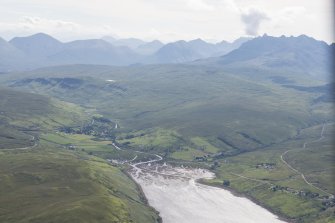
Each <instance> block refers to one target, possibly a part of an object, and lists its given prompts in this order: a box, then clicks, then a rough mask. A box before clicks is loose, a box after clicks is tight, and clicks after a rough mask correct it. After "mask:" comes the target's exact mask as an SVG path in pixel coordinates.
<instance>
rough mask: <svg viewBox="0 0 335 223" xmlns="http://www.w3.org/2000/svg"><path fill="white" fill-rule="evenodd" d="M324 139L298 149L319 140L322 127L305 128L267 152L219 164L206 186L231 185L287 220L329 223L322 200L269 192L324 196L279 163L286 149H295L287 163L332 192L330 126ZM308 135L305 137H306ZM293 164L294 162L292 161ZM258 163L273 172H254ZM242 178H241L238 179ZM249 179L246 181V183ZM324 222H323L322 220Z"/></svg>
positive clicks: (332, 219) (247, 154)
mask: <svg viewBox="0 0 335 223" xmlns="http://www.w3.org/2000/svg"><path fill="white" fill-rule="evenodd" d="M327 127H328V128H327V129H326V132H325V138H324V139H323V140H322V141H320V142H316V143H312V144H308V146H307V148H306V149H304V150H303V149H301V147H302V144H303V143H304V142H309V141H312V140H315V139H317V138H319V136H320V130H321V126H317V127H312V128H308V129H306V130H305V131H303V133H302V134H301V135H300V136H299V138H298V139H292V140H289V141H287V142H285V143H282V144H279V145H275V146H273V147H270V148H268V149H267V150H259V151H254V152H249V153H245V154H241V155H238V156H235V157H231V158H227V159H225V160H221V161H220V164H219V165H220V166H219V167H217V168H216V170H215V172H216V173H217V178H216V179H215V180H211V181H209V182H208V183H210V184H212V185H217V186H222V182H223V180H229V181H230V183H231V184H230V187H231V188H232V189H233V190H234V191H237V192H240V193H243V194H247V195H248V196H250V197H251V198H253V199H255V200H256V201H258V202H259V203H261V204H263V205H265V206H266V207H268V208H270V209H271V210H273V211H275V212H276V213H279V214H281V215H285V216H286V217H288V218H290V219H296V220H297V219H300V221H302V222H314V221H316V220H317V219H318V220H319V222H328V221H327V219H328V220H329V222H332V221H334V220H335V216H334V214H333V213H332V212H333V211H334V208H330V209H328V210H327V211H323V209H322V208H323V207H322V204H321V200H318V199H309V198H307V197H303V196H298V195H295V194H292V193H288V192H286V191H281V190H277V191H272V190H270V188H271V186H274V185H278V186H281V187H289V188H291V189H294V190H296V191H311V192H315V193H319V194H321V195H326V194H324V193H322V192H320V191H319V190H317V189H315V188H313V187H311V186H309V185H307V184H306V183H305V182H304V181H303V179H302V177H301V176H300V175H299V174H297V173H296V172H294V171H292V170H291V169H289V168H288V167H287V166H286V165H284V163H283V162H282V161H281V159H280V155H281V154H282V153H283V152H285V151H286V150H287V149H292V148H293V149H295V150H293V151H292V152H291V153H289V154H288V158H289V159H288V161H289V163H290V164H291V165H292V166H293V167H294V168H297V169H298V170H300V171H301V172H302V173H304V174H305V176H306V178H307V179H308V180H309V181H310V182H313V183H316V182H317V183H316V184H315V185H317V186H320V187H321V188H322V189H323V190H326V191H328V192H330V193H333V194H334V192H335V190H334V178H333V177H334V175H333V173H334V167H333V163H334V157H335V156H334V153H333V151H332V149H331V148H333V145H334V143H333V141H332V140H333V139H332V135H333V133H334V132H333V131H334V129H333V126H332V125H328V126H327ZM306 132H308V134H307V133H306ZM293 160H294V161H293ZM259 163H273V164H274V168H273V169H265V168H257V167H256V166H257V164H259ZM241 176H242V177H241ZM247 178H249V179H247ZM322 219H323V220H322Z"/></svg>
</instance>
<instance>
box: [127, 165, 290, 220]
mask: <svg viewBox="0 0 335 223" xmlns="http://www.w3.org/2000/svg"><path fill="white" fill-rule="evenodd" d="M167 163H169V162H167ZM170 165H171V164H170ZM172 166H174V167H176V165H172ZM193 168H194V167H193ZM204 169H206V168H204ZM128 170H129V167H128V168H125V169H123V171H124V172H125V173H126V174H127V176H129V177H130V178H131V179H132V180H133V181H134V182H135V184H136V185H137V187H138V189H139V192H140V194H141V196H142V197H141V198H143V201H144V202H145V203H146V204H147V205H148V206H149V207H151V208H152V209H154V210H155V211H156V213H157V214H158V216H159V218H160V219H158V222H159V223H162V222H163V219H162V217H161V216H160V212H159V211H157V210H156V209H155V208H154V207H152V206H151V205H150V204H149V202H148V199H147V197H146V195H145V193H144V191H143V189H142V187H141V185H140V184H138V183H137V182H136V181H135V179H133V177H132V176H131V174H130V173H129V172H128ZM206 170H207V171H210V172H212V171H211V170H209V169H206ZM212 173H214V174H215V172H212ZM205 180H206V178H200V179H195V182H196V183H198V184H202V185H204V186H209V187H215V188H219V189H223V190H226V191H229V192H230V193H231V194H232V195H233V196H236V197H241V198H246V199H248V200H250V201H252V202H253V203H255V204H256V205H258V206H260V207H262V208H264V209H265V210H267V211H269V212H270V213H272V214H274V215H275V216H276V217H277V219H278V220H282V221H285V222H287V223H296V221H295V220H294V219H289V218H288V217H286V216H284V215H283V214H281V213H279V212H277V211H275V210H273V209H272V208H270V207H268V206H266V205H264V204H263V203H262V202H261V201H259V200H257V199H255V198H254V197H252V196H250V195H248V194H244V193H240V192H238V191H236V190H234V189H233V188H231V187H223V186H220V185H215V184H210V183H207V182H206V181H205Z"/></svg>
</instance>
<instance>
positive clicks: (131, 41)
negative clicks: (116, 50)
mask: <svg viewBox="0 0 335 223" xmlns="http://www.w3.org/2000/svg"><path fill="white" fill-rule="evenodd" d="M102 39H103V40H105V41H107V42H109V43H111V44H112V45H113V46H126V47H128V48H130V49H133V50H134V49H137V48H138V47H139V46H141V45H143V44H146V43H147V42H145V41H143V40H140V39H136V38H126V39H116V38H114V37H111V36H105V37H102Z"/></svg>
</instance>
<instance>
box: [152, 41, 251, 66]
mask: <svg viewBox="0 0 335 223" xmlns="http://www.w3.org/2000/svg"><path fill="white" fill-rule="evenodd" d="M248 40H249V39H248V38H243V39H240V40H238V41H237V42H233V43H229V42H226V41H222V42H220V43H217V44H212V43H208V42H205V41H203V40H202V39H195V40H191V41H188V42H186V41H184V40H181V41H177V42H173V43H169V44H166V45H165V46H163V47H162V48H160V49H159V50H158V51H157V52H156V53H155V54H154V55H152V56H151V58H150V59H149V63H184V62H190V61H193V60H197V59H202V58H207V57H213V56H221V55H224V54H226V53H228V52H230V51H232V50H234V49H236V48H238V47H239V46H240V45H241V44H242V43H243V42H246V41H248Z"/></svg>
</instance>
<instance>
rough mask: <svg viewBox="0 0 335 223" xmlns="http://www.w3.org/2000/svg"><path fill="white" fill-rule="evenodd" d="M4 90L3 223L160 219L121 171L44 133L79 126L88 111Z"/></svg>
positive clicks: (0, 188)
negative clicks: (48, 138) (52, 139)
mask: <svg viewBox="0 0 335 223" xmlns="http://www.w3.org/2000/svg"><path fill="white" fill-rule="evenodd" d="M0 92H1V93H0V104H1V107H0V108H1V116H0V117H1V123H2V125H1V131H0V133H1V134H0V135H1V136H0V145H1V147H0V169H1V175H0V181H1V185H0V213H1V214H0V221H1V222H9V223H10V222H90V223H91V222H158V221H159V217H158V214H157V213H156V211H155V210H153V209H152V208H151V207H149V206H148V205H147V202H146V200H145V198H144V197H143V195H142V193H141V192H140V189H139V188H138V186H137V185H136V184H135V183H134V182H133V181H132V180H131V179H130V178H129V176H128V175H127V174H125V173H124V172H123V171H122V169H120V168H119V167H113V166H111V165H110V164H109V163H108V162H107V161H105V160H104V159H100V158H98V157H96V156H92V155H89V154H88V151H85V150H73V149H69V147H67V146H59V145H58V144H55V143H52V142H49V141H48V140H46V139H47V138H46V137H44V136H45V135H48V134H49V135H52V134H56V133H57V132H58V129H59V128H61V127H63V126H78V125H79V126H80V124H81V123H83V122H85V121H87V120H88V119H89V117H90V116H89V113H90V112H89V111H87V110H84V109H82V108H80V107H79V106H76V105H74V104H70V103H66V102H61V101H59V100H56V99H52V98H49V97H45V96H41V95H36V94H30V93H22V92H18V91H13V90H8V89H1V90H0ZM82 137H84V136H82ZM87 144H89V142H87ZM90 145H93V149H94V148H96V146H94V144H93V141H91V144H90ZM109 150H112V148H110V149H109Z"/></svg>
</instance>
